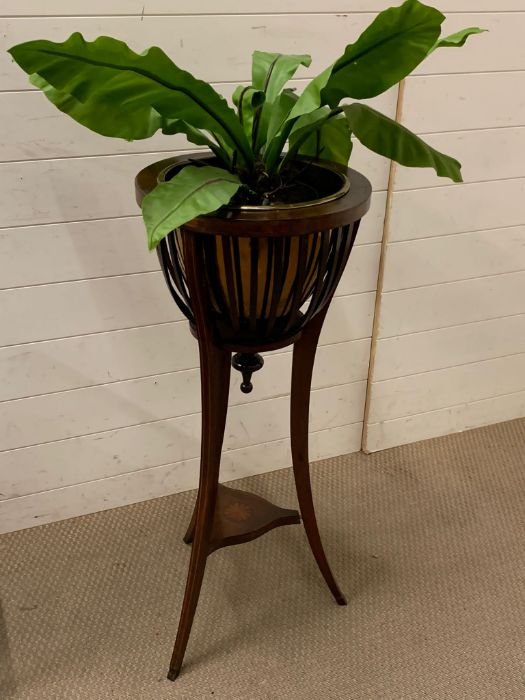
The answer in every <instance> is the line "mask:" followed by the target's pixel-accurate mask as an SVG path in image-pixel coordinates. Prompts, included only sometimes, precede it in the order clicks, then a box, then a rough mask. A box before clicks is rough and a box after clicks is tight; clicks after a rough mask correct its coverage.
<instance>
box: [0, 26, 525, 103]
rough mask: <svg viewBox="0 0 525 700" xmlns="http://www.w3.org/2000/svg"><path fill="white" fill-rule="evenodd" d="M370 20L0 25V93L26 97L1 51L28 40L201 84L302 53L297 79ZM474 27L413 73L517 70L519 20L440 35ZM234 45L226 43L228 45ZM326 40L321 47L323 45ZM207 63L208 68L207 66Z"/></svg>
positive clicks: (318, 67)
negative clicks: (148, 60)
mask: <svg viewBox="0 0 525 700" xmlns="http://www.w3.org/2000/svg"><path fill="white" fill-rule="evenodd" d="M374 17H375V13H357V14H355V15H348V14H345V13H339V14H311V15H308V14H306V15H304V14H300V15H266V16H265V17H264V18H262V19H261V18H257V17H254V16H252V15H228V16H221V15H217V16H216V17H214V18H213V33H212V34H211V35H210V30H209V28H210V19H209V18H208V17H206V16H179V17H148V16H144V17H142V16H138V15H137V16H134V17H129V16H122V17H102V16H99V17H81V18H80V17H58V18H55V17H39V18H31V17H24V18H19V19H17V18H12V19H3V20H0V30H1V34H0V35H1V37H2V42H1V48H2V52H1V53H0V84H1V85H2V89H3V90H20V89H27V77H26V76H25V75H24V73H23V72H22V71H21V70H20V69H19V68H18V66H16V65H15V64H13V63H12V62H11V60H10V57H9V56H8V54H6V53H5V50H4V49H7V48H8V47H9V46H11V45H13V44H17V43H19V42H22V41H28V40H30V39H34V38H35V37H38V38H42V39H51V40H53V41H63V40H64V39H65V38H66V37H67V36H69V35H70V34H71V33H72V32H74V31H80V32H82V33H83V34H84V35H85V36H86V38H88V39H94V38H95V37H97V36H100V35H101V34H105V35H111V36H115V37H118V38H121V39H123V40H124V41H126V42H128V43H129V44H130V46H131V47H132V48H133V49H134V50H136V51H143V50H144V49H146V48H148V47H149V46H151V45H157V46H160V47H161V48H163V49H164V50H165V51H166V52H167V53H169V55H170V56H171V57H172V58H173V60H174V61H175V62H176V63H177V64H178V65H180V66H181V68H184V69H186V70H190V71H191V72H192V73H193V74H194V75H196V76H197V77H199V78H202V79H204V80H207V81H223V80H228V81H237V82H238V81H243V80H249V79H250V75H251V54H252V51H253V49H254V48H260V49H261V50H265V51H282V50H283V48H284V47H286V51H287V52H288V53H307V52H308V53H310V54H311V55H312V57H313V64H312V66H311V67H310V68H309V69H300V70H299V71H298V75H297V77H299V78H300V77H304V76H307V75H316V74H317V73H320V72H321V71H322V70H323V69H324V68H325V67H326V66H327V65H328V64H329V63H331V62H332V61H333V60H335V59H336V58H338V56H340V55H341V53H342V52H343V50H344V47H345V45H346V44H348V43H350V42H352V41H354V40H355V39H356V38H357V36H358V35H359V34H360V33H361V31H362V30H363V29H364V28H365V27H366V26H368V24H370V22H371V21H372V20H373V19H374ZM472 25H482V26H484V27H486V28H488V29H489V30H490V32H488V33H486V34H483V35H481V36H478V37H474V39H473V40H472V41H471V42H469V44H468V45H467V48H465V49H463V50H462V51H460V52H458V51H454V50H448V51H447V50H442V51H436V52H435V53H433V54H432V55H431V56H430V57H429V58H428V59H427V60H426V61H425V62H424V63H423V64H422V65H421V66H420V67H419V69H417V71H416V72H417V73H419V74H425V75H428V74H434V73H465V72H482V71H488V72H490V71H509V70H522V69H523V65H524V51H525V48H524V47H523V42H521V41H520V38H521V36H522V35H523V30H524V27H525V13H512V14H511V13H494V14H490V13H489V14H485V13H483V14H474V13H466V14H461V13H458V14H452V15H450V17H449V18H448V19H447V20H446V23H445V25H444V31H446V32H447V33H451V32H454V31H457V30H458V29H461V28H463V27H465V26H472ZM232 37H234V41H232ZM327 38H329V40H328V41H327ZM210 55H213V60H210V58H209V57H210Z"/></svg>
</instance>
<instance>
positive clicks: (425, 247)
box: [383, 151, 525, 292]
mask: <svg viewBox="0 0 525 700" xmlns="http://www.w3.org/2000/svg"><path fill="white" fill-rule="evenodd" d="M524 152H525V151H524ZM523 269H525V225H523V226H516V227H512V228H503V229H493V230H490V231H476V232H473V233H465V234H457V235H455V236H444V237H442V238H427V239H421V240H418V241H403V242H399V243H391V244H390V246H389V248H388V266H387V268H386V270H385V275H384V287H383V288H384V290H385V292H389V291H392V290H396V289H407V288H409V287H421V286H425V285H431V284H439V283H442V282H454V281H458V280H464V279H469V278H475V277H483V276H484V275H498V274H503V273H505V272H518V271H519V270H523Z"/></svg>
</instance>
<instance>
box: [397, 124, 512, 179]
mask: <svg viewBox="0 0 525 700" xmlns="http://www.w3.org/2000/svg"><path fill="white" fill-rule="evenodd" d="M523 116H524V117H525V110H524V114H523ZM424 140H425V141H426V142H427V143H428V144H430V145H431V146H432V147H433V148H436V149H437V150H438V151H441V152H442V153H448V154H450V155H452V156H453V157H454V158H456V159H457V160H459V162H460V163H462V164H463V168H462V171H461V172H462V175H463V180H464V182H466V183H473V182H486V181H487V180H504V179H507V178H517V177H523V173H524V172H525V169H524V166H523V154H524V153H525V126H522V127H511V128H504V129H480V130H476V131H455V132H453V133H444V134H429V135H427V136H425V137H424ZM450 182H451V181H450V180H449V179H448V178H445V177H438V176H437V175H436V174H435V172H434V171H433V170H432V169H431V168H424V169H420V168H402V167H399V168H397V169H396V178H395V188H396V190H407V189H416V188H421V187H436V186H440V185H441V186H443V185H445V186H446V185H450Z"/></svg>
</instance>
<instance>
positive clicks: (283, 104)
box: [264, 88, 297, 171]
mask: <svg viewBox="0 0 525 700" xmlns="http://www.w3.org/2000/svg"><path fill="white" fill-rule="evenodd" d="M296 102H297V95H296V94H295V92H293V90H290V89H288V88H285V89H284V90H283V91H282V93H281V94H280V95H279V99H278V100H276V102H275V104H274V105H273V107H272V110H271V113H270V119H269V122H268V128H267V133H266V148H265V150H264V162H265V164H266V167H267V169H268V170H269V171H271V170H272V169H273V167H274V166H275V164H276V163H277V161H278V160H279V156H280V155H281V152H282V150H283V148H284V145H285V144H286V139H287V138H288V133H289V131H290V129H291V128H292V126H293V124H292V122H288V123H289V127H290V128H289V129H284V128H283V127H284V126H285V124H286V122H287V120H288V115H289V114H290V111H291V110H292V107H293V106H294V104H295V103H296Z"/></svg>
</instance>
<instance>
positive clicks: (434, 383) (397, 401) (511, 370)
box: [370, 353, 525, 423]
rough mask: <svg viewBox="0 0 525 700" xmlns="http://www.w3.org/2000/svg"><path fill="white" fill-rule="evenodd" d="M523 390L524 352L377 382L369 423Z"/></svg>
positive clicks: (524, 381) (524, 378) (524, 374)
mask: <svg viewBox="0 0 525 700" xmlns="http://www.w3.org/2000/svg"><path fill="white" fill-rule="evenodd" d="M517 391H525V353H522V354H519V355H511V356H508V357H499V358H496V359H493V360H485V361H483V362H474V363H471V364H467V365H461V366H459V367H448V368H446V369H440V370H436V371H434V372H424V373H423V374H413V375H410V376H406V377H399V378H396V379H386V380H385V381H381V382H376V383H375V384H374V387H373V401H372V405H371V410H370V422H371V423H380V422H382V421H386V420H392V419H395V418H402V417H404V416H410V415H414V414H419V413H427V412H429V411H434V410H437V409H441V408H446V407H447V406H455V405H457V404H461V403H465V404H468V403H470V402H471V401H481V400H482V399H490V398H493V397H494V396H502V395H505V394H511V393H515V392H517Z"/></svg>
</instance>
